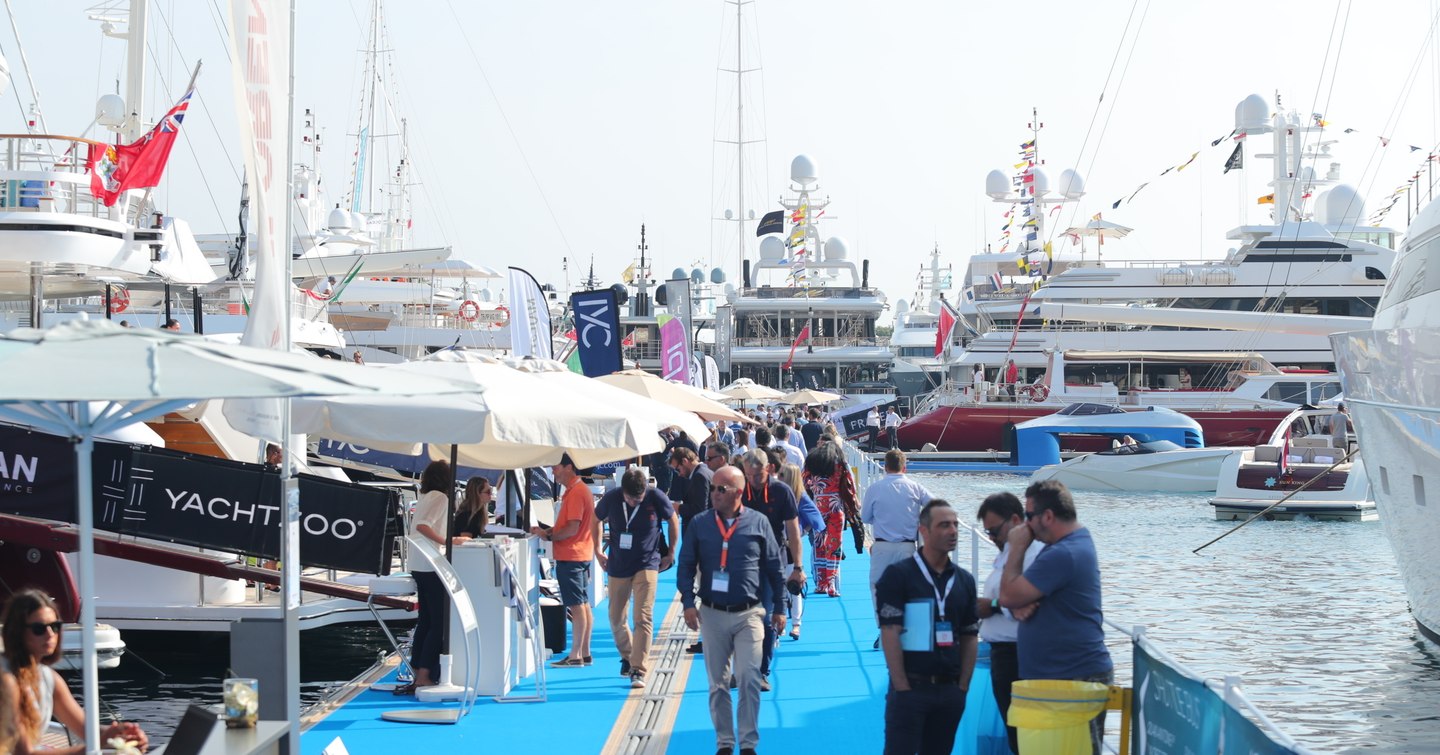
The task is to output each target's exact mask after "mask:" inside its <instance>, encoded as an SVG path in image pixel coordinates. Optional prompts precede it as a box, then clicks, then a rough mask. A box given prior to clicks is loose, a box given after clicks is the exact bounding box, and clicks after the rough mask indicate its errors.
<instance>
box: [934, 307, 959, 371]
mask: <svg viewBox="0 0 1440 755" xmlns="http://www.w3.org/2000/svg"><path fill="white" fill-rule="evenodd" d="M957 319H958V318H956V316H955V310H954V309H951V308H950V303H949V302H944V301H942V302H940V322H939V323H937V324H936V325H937V326H936V329H935V356H937V357H938V356H940V355H941V354H943V353H945V347H947V346H949V345H950V335H951V333H953V332H954V330H955V321H956V320H957Z"/></svg>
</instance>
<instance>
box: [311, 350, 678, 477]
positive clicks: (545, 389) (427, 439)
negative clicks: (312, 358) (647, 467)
mask: <svg viewBox="0 0 1440 755" xmlns="http://www.w3.org/2000/svg"><path fill="white" fill-rule="evenodd" d="M379 369H383V370H388V371H391V372H394V373H396V374H400V375H415V376H426V377H431V378H437V377H439V378H445V379H447V380H452V381H456V382H463V383H465V384H467V385H468V386H469V387H470V390H469V392H468V393H467V394H466V395H463V396H432V397H426V398H424V399H405V400H389V399H384V398H380V399H376V398H372V397H366V398H363V399H360V398H357V399H349V398H343V397H337V398H327V399H313V400H297V401H294V402H292V404H293V405H294V419H293V422H294V425H293V427H294V429H295V431H296V432H307V433H316V434H320V435H322V436H324V437H326V438H331V439H334V440H343V441H348V442H353V443H362V444H366V445H370V446H373V447H377V448H382V449H384V450H393V451H404V452H408V453H415V452H416V451H417V450H418V449H417V448H416V446H417V445H418V444H419V443H422V442H423V443H429V444H430V447H431V453H432V454H437V455H448V452H449V448H448V446H451V445H455V446H458V448H457V449H456V456H457V462H458V463H460V464H465V465H468V466H476V467H486V468H491V469H522V468H525V467H538V466H547V465H550V464H554V463H556V462H558V461H559V460H560V457H561V455H562V454H566V453H568V454H570V457H571V459H573V460H574V461H575V463H576V464H577V465H579V466H581V467H590V466H594V465H596V464H602V463H605V462H610V461H617V460H620V459H624V458H630V457H634V456H640V455H644V454H649V453H655V452H657V451H660V450H662V449H663V448H664V447H665V443H664V441H663V440H662V439H661V438H660V431H661V430H663V429H666V428H669V427H679V428H682V429H685V430H686V431H687V432H689V433H691V434H694V433H696V432H699V433H700V437H702V438H703V437H704V435H705V434H706V432H705V426H704V424H703V423H702V422H701V421H700V419H699V418H698V417H696V416H695V415H694V414H690V413H688V412H683V411H680V410H678V409H674V408H672V407H669V406H666V405H664V404H661V403H658V402H655V401H651V400H649V399H645V398H643V397H640V396H636V395H634V394H631V393H628V392H625V391H622V390H619V389H617V388H613V387H610V386H607V385H604V384H602V383H598V382H596V381H594V380H591V379H590V378H585V377H581V376H579V375H576V374H574V373H572V372H570V371H569V370H568V369H567V368H566V367H565V366H564V365H563V364H560V363H558V362H550V361H547V360H534V359H525V360H508V361H501V360H497V359H493V358H490V357H484V356H479V355H475V354H470V353H466V352H442V353H441V355H437V356H436V357H435V358H432V359H426V360H421V361H416V362H405V363H402V364H396V365H387V366H385V367H383V368H379Z"/></svg>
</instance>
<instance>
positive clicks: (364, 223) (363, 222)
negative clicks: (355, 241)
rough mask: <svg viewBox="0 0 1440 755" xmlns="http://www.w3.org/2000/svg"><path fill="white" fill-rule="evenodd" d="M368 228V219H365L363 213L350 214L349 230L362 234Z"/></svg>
mask: <svg viewBox="0 0 1440 755" xmlns="http://www.w3.org/2000/svg"><path fill="white" fill-rule="evenodd" d="M369 228H370V219H369V218H366V217H365V213H363V212H352V213H350V230H352V231H355V232H357V233H364V232H366V231H367V230H369Z"/></svg>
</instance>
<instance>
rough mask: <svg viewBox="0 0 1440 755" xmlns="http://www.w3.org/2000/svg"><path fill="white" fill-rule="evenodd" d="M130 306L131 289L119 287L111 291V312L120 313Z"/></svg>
mask: <svg viewBox="0 0 1440 755" xmlns="http://www.w3.org/2000/svg"><path fill="white" fill-rule="evenodd" d="M129 308H130V290H129V289H125V288H117V289H114V290H112V291H111V292H110V314H112V315H118V314H120V313H121V312H124V311H125V310H127V309H129Z"/></svg>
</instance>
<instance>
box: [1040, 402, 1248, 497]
mask: <svg viewBox="0 0 1440 755" xmlns="http://www.w3.org/2000/svg"><path fill="white" fill-rule="evenodd" d="M1204 437H1205V436H1204V432H1203V431H1202V430H1201V428H1200V424H1199V423H1198V422H1196V421H1195V420H1193V419H1191V418H1189V417H1187V416H1185V415H1183V414H1180V413H1179V412H1175V411H1172V410H1170V409H1165V408H1162V407H1153V408H1151V409H1150V410H1148V411H1141V412H1127V411H1125V410H1123V409H1121V408H1119V407H1117V406H1110V405H1107V404H1089V403H1082V404H1072V405H1070V406H1067V407H1065V408H1064V409H1062V410H1061V411H1060V412H1058V413H1056V414H1052V415H1049V416H1047V417H1040V418H1038V419H1033V420H1030V421H1028V422H1023V423H1021V424H1020V425H1017V426H1016V428H1015V438H1016V450H1017V454H1018V462H1019V463H1020V464H1021V465H1029V464H1043V465H1045V466H1042V467H1040V468H1039V469H1037V470H1036V471H1035V473H1034V475H1033V479H1035V480H1049V479H1055V480H1060V481H1061V482H1063V483H1065V485H1066V486H1067V487H1072V488H1079V489H1082V490H1165V491H1170V492H1203V491H1207V490H1214V489H1215V480H1216V477H1217V475H1218V474H1219V471H1220V463H1221V462H1222V461H1223V460H1224V459H1225V458H1227V457H1228V456H1230V455H1231V454H1233V453H1235V452H1236V449H1233V448H1205V441H1204ZM1077 439H1090V440H1094V439H1100V440H1108V441H1109V442H1110V443H1111V444H1112V447H1111V448H1109V449H1108V450H1105V451H1098V452H1096V453H1091V454H1086V455H1084V456H1078V457H1075V458H1073V459H1070V460H1069V461H1066V462H1064V463H1060V451H1061V446H1062V444H1063V443H1066V442H1071V443H1073V442H1075V441H1076V440H1077Z"/></svg>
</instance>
